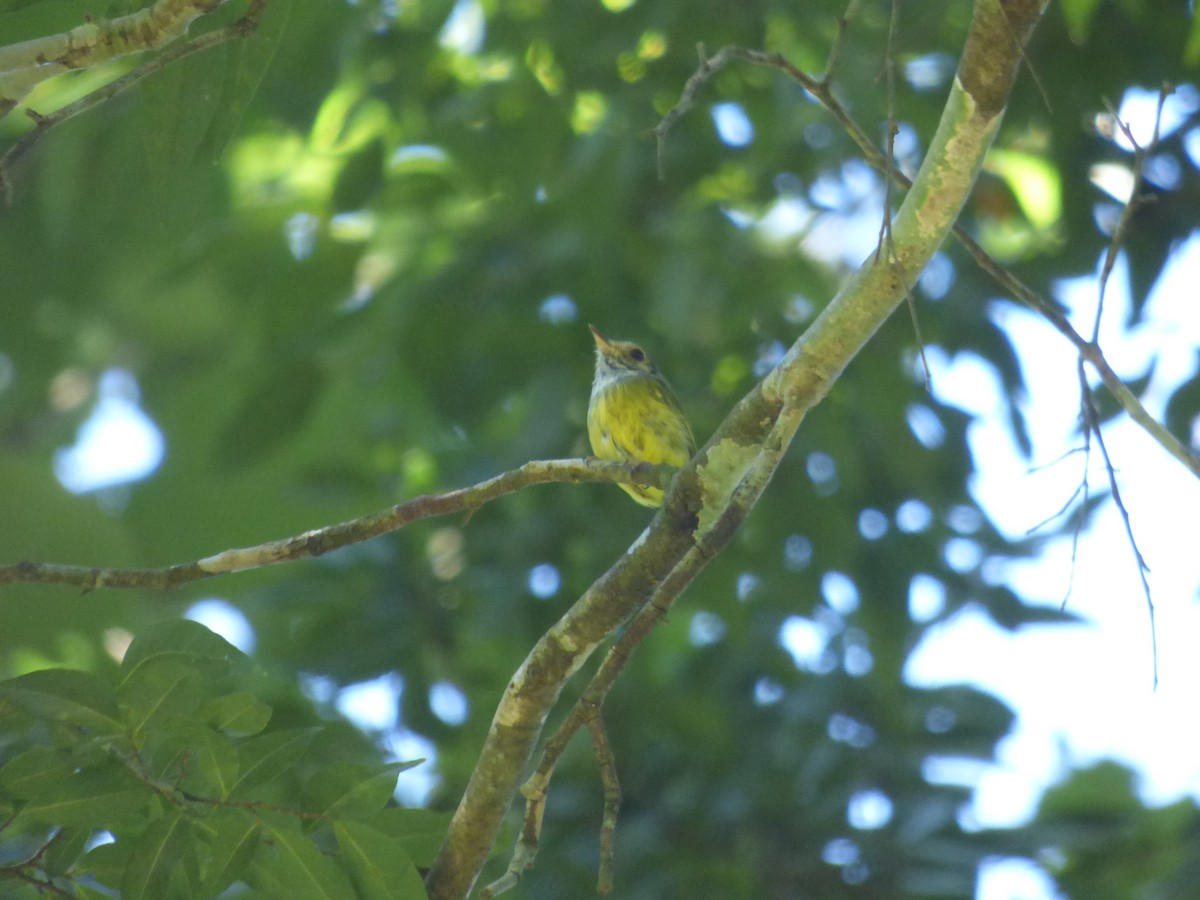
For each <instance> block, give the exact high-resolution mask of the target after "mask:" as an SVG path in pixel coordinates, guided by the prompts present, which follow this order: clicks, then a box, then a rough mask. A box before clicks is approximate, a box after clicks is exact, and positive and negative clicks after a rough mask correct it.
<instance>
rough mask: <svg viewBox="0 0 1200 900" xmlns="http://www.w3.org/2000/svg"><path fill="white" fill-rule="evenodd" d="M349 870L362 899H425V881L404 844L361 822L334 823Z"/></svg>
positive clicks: (339, 844) (339, 845)
mask: <svg viewBox="0 0 1200 900" xmlns="http://www.w3.org/2000/svg"><path fill="white" fill-rule="evenodd" d="M333 833H334V835H335V836H336V837H337V842H338V847H339V849H341V851H342V858H343V860H345V866H346V870H347V871H348V872H349V873H350V878H351V879H352V880H353V881H354V887H355V888H356V889H357V890H358V896H359V897H360V898H362V900H406V898H414V900H423V898H424V897H426V893H425V884H424V882H423V881H422V880H421V876H420V874H419V873H418V872H417V867H416V866H415V865H414V864H413V861H412V860H411V859H410V858H409V856H408V854H407V853H406V852H405V850H404V848H403V846H401V845H400V843H399V842H398V841H396V840H394V839H392V838H389V837H388V836H387V835H385V834H382V833H380V832H378V831H376V830H375V829H374V828H371V827H370V826H367V825H363V824H362V823H360V822H334V823H333Z"/></svg>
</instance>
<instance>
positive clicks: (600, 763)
mask: <svg viewBox="0 0 1200 900" xmlns="http://www.w3.org/2000/svg"><path fill="white" fill-rule="evenodd" d="M587 726H588V731H589V732H591V735H592V746H593V747H594V748H595V749H596V766H597V768H599V770H600V784H601V785H602V786H603V788H604V812H603V814H602V816H601V819H600V865H599V873H598V874H597V876H596V893H597V894H611V893H612V889H613V870H614V867H615V864H614V861H613V836H614V835H615V834H616V830H617V814H618V813H619V812H620V811H621V782H620V781H619V780H618V778H617V765H616V761H615V760H614V758H613V753H612V747H610V746H609V743H608V733H607V732H606V731H605V730H604V718H603V717H602V716H601V715H600V710H599V709H597V710H596V714H595V715H594V716H592V717H591V718H590V719H588V722H587Z"/></svg>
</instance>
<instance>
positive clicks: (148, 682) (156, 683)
mask: <svg viewBox="0 0 1200 900" xmlns="http://www.w3.org/2000/svg"><path fill="white" fill-rule="evenodd" d="M202 683H203V678H202V676H201V673H200V672H198V671H197V670H196V669H195V668H194V667H193V666H192V664H191V661H190V660H188V659H186V658H180V657H178V656H173V655H163V656H156V657H153V658H151V659H147V660H143V661H142V662H141V663H140V664H138V665H137V666H136V667H135V668H134V669H133V671H132V672H131V673H130V674H129V675H128V676H127V677H126V678H124V679H123V680H122V681H121V685H120V687H119V688H117V699H118V700H119V702H120V704H121V708H122V712H123V713H124V717H125V720H126V722H127V724H128V726H129V730H130V732H131V733H132V734H133V735H135V736H138V735H142V734H144V733H145V732H146V731H148V730H150V729H162V728H169V727H171V726H172V725H179V724H181V723H190V722H191V721H193V717H194V716H195V713H196V710H197V709H199V708H200V704H201V703H203V702H204V696H203V693H202V687H201V686H202Z"/></svg>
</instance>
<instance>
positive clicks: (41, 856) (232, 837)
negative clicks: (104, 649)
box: [0, 621, 446, 900]
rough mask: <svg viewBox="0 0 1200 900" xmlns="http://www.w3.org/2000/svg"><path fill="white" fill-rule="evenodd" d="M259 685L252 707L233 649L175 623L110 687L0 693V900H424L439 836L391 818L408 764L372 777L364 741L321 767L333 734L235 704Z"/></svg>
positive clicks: (57, 685) (44, 678) (80, 679)
mask: <svg viewBox="0 0 1200 900" xmlns="http://www.w3.org/2000/svg"><path fill="white" fill-rule="evenodd" d="M256 675H258V676H259V680H258V682H257V684H256V686H257V687H258V688H259V689H260V690H261V689H262V688H263V687H265V684H264V682H263V681H262V680H261V675H260V674H259V673H256V672H255V667H254V664H253V663H252V662H251V661H250V660H249V659H248V658H247V657H245V656H244V655H243V654H241V653H240V652H239V651H237V650H236V649H234V648H233V647H232V646H231V645H229V644H228V643H226V642H225V641H224V640H222V639H221V638H219V637H217V636H216V635H214V634H213V633H212V632H210V631H208V630H207V629H206V628H204V627H203V626H201V625H197V624H196V623H194V622H189V621H168V622H166V623H164V624H162V625H159V626H155V627H151V628H150V629H148V630H147V631H146V632H145V633H144V634H143V635H142V637H140V638H138V639H137V640H135V641H134V642H133V644H131V645H130V647H129V650H128V652H127V653H126V654H125V660H124V662H123V664H122V667H121V671H120V672H119V673H118V676H117V678H116V679H115V680H114V679H112V678H108V679H105V678H100V677H97V676H94V675H90V674H87V673H85V672H80V671H75V670H70V669H42V670H39V671H36V672H31V673H30V674H28V675H23V676H20V677H18V678H13V679H10V680H8V681H5V682H0V741H2V742H3V745H4V747H5V760H6V762H5V763H4V765H3V767H2V768H0V807H2V808H3V809H4V812H5V818H6V829H5V833H4V843H3V845H0V846H3V848H4V865H3V866H2V867H0V876H2V877H4V878H5V879H6V880H7V881H8V884H9V886H8V887H7V888H6V893H5V896H12V897H19V896H20V897H23V896H33V894H34V886H35V885H38V884H42V885H45V884H51V883H52V884H54V885H55V886H57V887H58V888H59V889H61V890H73V889H75V888H77V887H86V888H87V889H92V890H109V891H113V890H119V891H120V896H121V897H128V898H146V900H161V898H167V897H188V898H192V897H213V896H216V895H218V894H220V893H221V892H222V891H225V890H226V889H227V888H229V887H230V885H233V884H235V883H239V882H240V883H243V886H245V885H247V884H248V885H250V886H252V887H253V888H254V889H256V890H258V891H261V892H263V893H266V894H268V895H270V896H277V897H283V896H288V897H325V896H337V897H348V898H349V897H385V896H386V897H393V898H404V897H412V898H418V897H423V896H424V888H423V887H422V885H421V880H420V877H419V875H418V873H417V869H416V863H415V862H414V860H416V862H419V863H420V864H422V865H428V864H429V862H430V861H431V860H432V854H433V851H434V849H435V848H434V845H433V844H431V843H430V842H429V841H428V840H426V839H425V838H424V836H425V835H427V834H428V833H429V831H430V830H431V828H433V829H439V830H440V829H441V828H444V827H445V823H446V819H445V818H444V817H437V819H436V824H435V823H434V821H431V819H432V818H433V816H434V814H431V813H427V812H425V811H423V810H403V809H399V808H396V807H395V805H394V802H393V801H392V791H393V789H394V787H395V784H396V774H397V772H399V771H400V770H401V769H403V768H405V767H406V766H407V765H411V764H404V763H396V764H381V763H379V762H377V761H374V760H373V759H372V757H373V756H374V754H373V752H372V751H371V748H370V745H369V744H368V743H367V742H365V741H363V740H361V739H351V740H350V741H347V740H345V739H342V740H340V741H338V742H337V744H336V749H335V750H334V752H332V753H331V752H330V749H328V748H330V747H331V746H334V745H331V744H330V743H329V742H328V741H327V742H326V743H325V746H326V748H327V749H325V750H324V751H322V750H321V749H319V748H320V746H321V744H320V742H315V741H314V738H315V737H317V736H319V735H320V734H321V733H322V732H332V731H334V730H340V729H342V728H344V726H342V725H340V724H339V725H328V724H326V725H318V724H313V725H311V726H309V727H306V728H282V729H277V728H273V727H271V724H272V723H271V722H270V720H271V718H272V710H271V708H270V707H269V706H267V705H266V704H265V703H263V702H262V701H260V700H257V699H255V698H254V697H252V696H251V695H250V694H248V693H247V692H245V691H237V690H233V688H235V687H236V686H237V685H238V684H241V683H247V682H251V681H252V680H253V679H254V678H255V677H256ZM348 754H353V756H354V757H356V758H357V759H359V760H361V761H357V762H351V761H350V760H349V759H347V755H348ZM385 813H386V814H389V815H390V816H391V817H392V818H391V819H390V820H389V827H388V829H387V832H386V833H385V832H384V831H381V830H380V828H379V826H378V820H379V817H380V816H381V815H383V814H385ZM101 837H107V838H108V839H109V841H108V842H107V843H97V841H98V839H99V838H101ZM334 838H336V842H335V841H334ZM93 845H95V846H93ZM89 846H92V849H90V850H89V849H88V847H89ZM385 846H386V847H387V848H388V852H387V853H386V854H385V853H383V852H382V848H384V847H385ZM410 854H411V855H410ZM21 884H24V885H25V886H24V888H20V887H19V886H20V885H21ZM8 891H11V893H9V892H8Z"/></svg>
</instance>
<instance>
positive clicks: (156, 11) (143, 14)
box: [0, 0, 227, 115]
mask: <svg viewBox="0 0 1200 900" xmlns="http://www.w3.org/2000/svg"><path fill="white" fill-rule="evenodd" d="M226 2H227V0H158V2H157V3H155V4H154V5H153V6H150V7H147V8H146V9H140V10H138V11H137V12H135V13H130V14H129V15H127V16H120V17H118V18H116V19H100V20H94V19H91V18H89V19H88V20H87V21H85V22H84V23H83V24H82V25H80V26H79V27H78V28H73V29H71V30H70V31H65V32H63V33H62V34H52V35H49V36H47V37H40V38H34V39H33V40H29V41H22V42H21V43H19V44H11V45H9V46H7V47H0V115H4V114H5V113H7V112H8V111H9V110H11V109H12V108H13V107H14V106H16V105H17V104H18V103H20V102H21V101H22V100H23V99H25V96H26V95H27V94H28V93H29V91H31V90H32V89H33V88H34V87H36V86H37V85H38V84H40V83H41V82H43V81H46V80H47V79H49V78H53V77H54V76H56V75H61V74H62V73H63V72H69V71H72V70H74V69H87V68H91V67H92V66H96V65H99V64H100V63H103V62H108V61H109V60H111V59H117V58H119V57H122V56H128V55H129V54H131V53H139V52H141V51H143V50H157V49H158V48H159V47H162V46H165V45H166V44H169V43H170V42H171V41H173V40H175V39H176V38H178V37H180V36H181V35H183V34H184V33H185V32H186V31H187V29H188V26H189V25H190V24H191V23H192V22H193V21H194V20H195V19H197V18H199V17H200V16H203V15H206V14H208V13H210V12H212V11H213V10H215V9H216V8H217V7H219V6H221V5H222V4H224V3H226Z"/></svg>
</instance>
